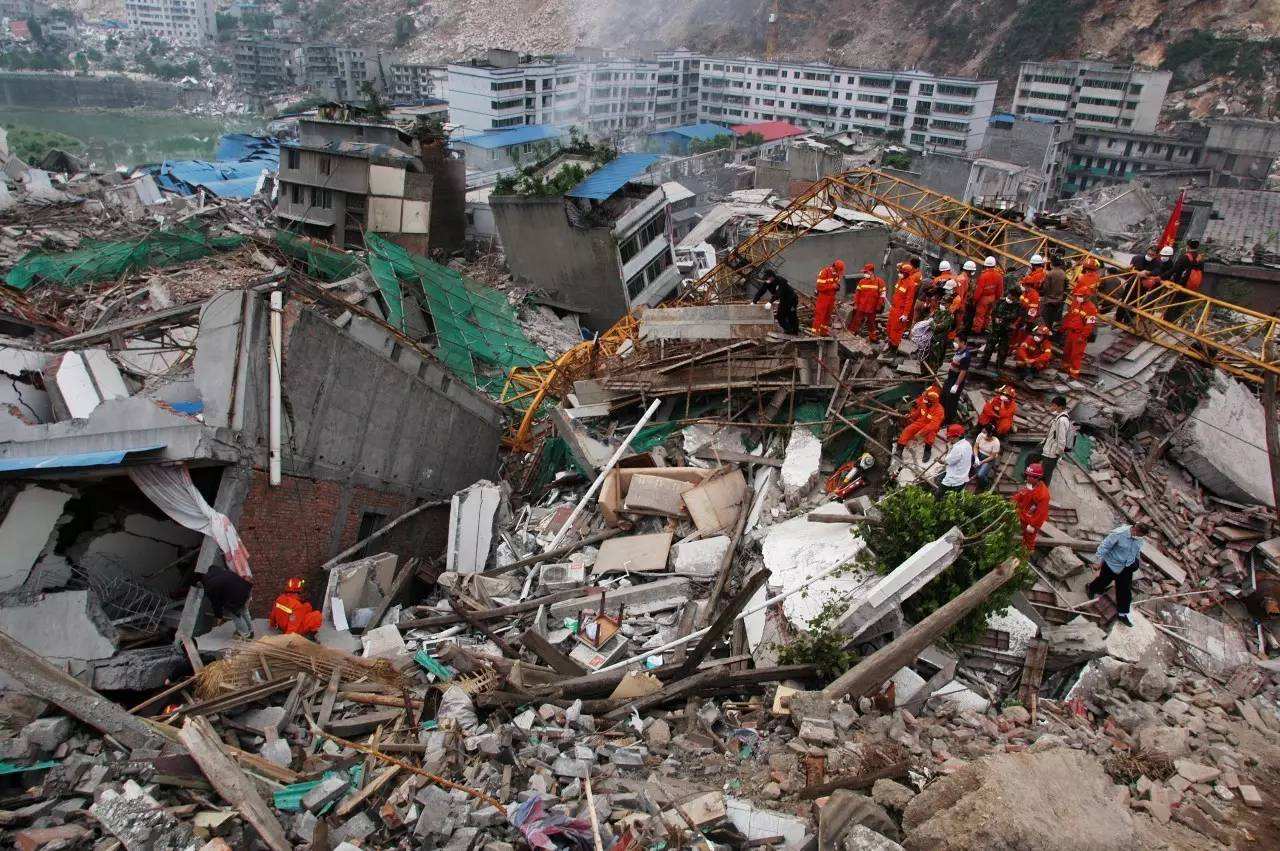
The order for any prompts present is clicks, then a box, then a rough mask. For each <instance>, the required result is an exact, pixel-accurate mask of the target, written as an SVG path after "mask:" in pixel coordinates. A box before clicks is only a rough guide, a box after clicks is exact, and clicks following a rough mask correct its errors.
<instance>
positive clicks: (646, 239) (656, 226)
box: [618, 216, 665, 263]
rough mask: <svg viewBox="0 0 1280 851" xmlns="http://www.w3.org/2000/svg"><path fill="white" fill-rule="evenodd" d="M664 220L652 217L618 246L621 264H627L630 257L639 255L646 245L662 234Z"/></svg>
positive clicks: (660, 217)
mask: <svg viewBox="0 0 1280 851" xmlns="http://www.w3.org/2000/svg"><path fill="white" fill-rule="evenodd" d="M664 226H665V220H664V217H663V216H654V217H653V218H652V219H650V220H649V221H648V222H647V223H646V224H645V225H644V226H643V227H641V228H640V230H638V231H636V232H635V233H633V234H632V235H631V236H629V237H627V238H626V239H625V240H623V242H622V244H621V245H619V246H618V256H619V257H621V258H622V262H623V263H627V262H629V261H630V260H631V258H632V257H635V256H636V255H637V254H639V253H640V252H641V251H642V250H643V249H644V247H645V246H646V245H648V244H649V243H651V242H653V241H654V240H655V239H657V238H658V237H660V236H662V234H663V232H664Z"/></svg>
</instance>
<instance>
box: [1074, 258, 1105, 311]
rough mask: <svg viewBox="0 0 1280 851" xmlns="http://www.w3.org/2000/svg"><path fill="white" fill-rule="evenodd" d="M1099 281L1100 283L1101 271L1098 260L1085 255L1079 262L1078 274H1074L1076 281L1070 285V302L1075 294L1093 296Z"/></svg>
mask: <svg viewBox="0 0 1280 851" xmlns="http://www.w3.org/2000/svg"><path fill="white" fill-rule="evenodd" d="M1100 283H1102V272H1101V271H1100V270H1099V267H1098V261H1097V260H1095V259H1094V258H1092V257H1086V258H1085V260H1084V263H1083V264H1081V267H1080V274H1078V275H1076V282H1075V283H1074V284H1072V285H1071V297H1072V300H1073V301H1072V303H1074V299H1075V298H1076V297H1077V296H1080V297H1083V298H1093V296H1094V293H1096V292H1097V291H1098V285H1099V284H1100Z"/></svg>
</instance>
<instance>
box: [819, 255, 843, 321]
mask: <svg viewBox="0 0 1280 851" xmlns="http://www.w3.org/2000/svg"><path fill="white" fill-rule="evenodd" d="M843 278H844V261H843V260H835V261H832V263H831V265H830V266H825V267H823V269H822V271H821V272H819V273H818V281H817V284H816V285H815V297H814V301H813V325H812V328H811V330H812V331H813V333H814V335H815V336H818V337H826V336H827V335H829V334H830V333H831V315H832V314H833V313H835V310H836V293H837V292H838V291H839V290H840V281H841V280H842V279H843Z"/></svg>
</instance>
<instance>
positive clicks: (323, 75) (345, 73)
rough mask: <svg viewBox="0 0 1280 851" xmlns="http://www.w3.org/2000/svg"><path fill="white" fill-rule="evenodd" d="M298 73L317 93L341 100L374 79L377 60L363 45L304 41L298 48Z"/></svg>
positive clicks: (349, 97)
mask: <svg viewBox="0 0 1280 851" xmlns="http://www.w3.org/2000/svg"><path fill="white" fill-rule="evenodd" d="M302 76H303V79H304V81H305V82H306V84H307V86H308V87H310V88H311V89H312V90H313V91H315V92H316V93H317V94H320V95H322V96H324V97H328V98H332V99H333V100H339V101H345V100H352V99H355V98H358V97H360V90H361V89H362V88H363V87H364V84H365V83H366V82H370V83H372V82H374V81H375V80H376V79H377V62H376V60H375V59H373V58H371V57H370V56H369V52H368V51H366V50H365V49H364V48H363V47H346V46H343V45H339V44H308V45H306V46H304V47H303V48H302Z"/></svg>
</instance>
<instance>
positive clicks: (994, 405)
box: [978, 396, 1018, 437]
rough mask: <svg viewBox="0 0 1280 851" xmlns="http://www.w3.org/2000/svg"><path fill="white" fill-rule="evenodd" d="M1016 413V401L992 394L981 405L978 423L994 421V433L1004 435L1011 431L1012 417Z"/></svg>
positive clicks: (986, 423) (985, 423)
mask: <svg viewBox="0 0 1280 851" xmlns="http://www.w3.org/2000/svg"><path fill="white" fill-rule="evenodd" d="M1017 413H1018V403H1017V402H1015V401H1013V400H1012V399H1006V398H1005V397H1003V396H993V397H991V398H990V399H988V400H987V404H985V405H983V406H982V413H981V414H980V415H979V416H978V425H980V426H984V425H988V424H990V423H995V426H996V434H998V435H1000V436H1001V437H1004V436H1005V435H1006V434H1008V433H1009V432H1011V431H1013V417H1014V415H1015V414H1017Z"/></svg>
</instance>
